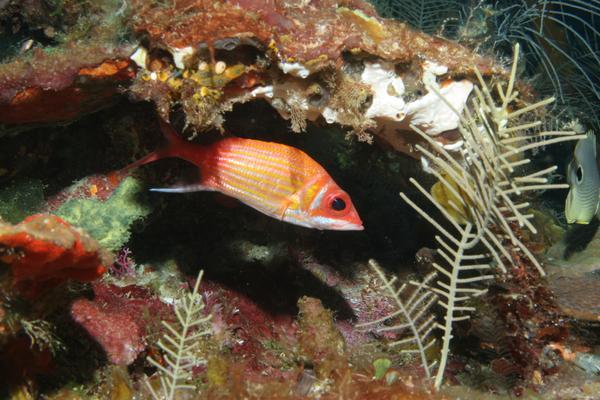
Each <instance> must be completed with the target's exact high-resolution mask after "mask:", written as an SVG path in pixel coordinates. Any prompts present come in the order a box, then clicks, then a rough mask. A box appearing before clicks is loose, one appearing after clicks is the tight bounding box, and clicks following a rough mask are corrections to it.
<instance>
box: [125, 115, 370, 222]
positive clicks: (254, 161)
mask: <svg viewBox="0 0 600 400" xmlns="http://www.w3.org/2000/svg"><path fill="white" fill-rule="evenodd" d="M161 128H162V130H163V133H164V134H165V136H166V138H167V140H168V145H167V146H166V147H165V148H162V149H159V150H157V151H155V152H153V153H150V154H148V155H147V156H145V157H143V158H142V159H140V160H138V161H136V162H134V163H132V164H130V165H128V166H127V167H125V169H130V168H135V167H138V166H140V165H143V164H147V163H150V162H152V161H156V160H159V159H162V158H167V157H175V158H181V159H183V160H186V161H188V162H191V163H192V164H194V165H196V166H197V167H198V168H199V169H200V176H201V178H200V180H199V182H196V183H193V184H190V185H185V186H179V187H172V188H164V189H151V190H152V191H156V192H171V193H184V192H195V191H202V190H205V191H217V192H221V193H223V194H225V195H228V196H231V197H233V198H236V199H238V200H240V201H241V202H243V203H245V204H247V205H249V206H250V207H253V208H255V209H256V210H258V211H260V212H262V213H263V214H266V215H268V216H270V217H273V218H277V219H280V220H283V221H286V222H289V223H292V224H296V225H301V226H305V227H309V228H316V229H333V230H362V229H363V225H362V221H361V219H360V217H359V216H358V212H357V211H356V209H355V208H354V205H353V204H352V200H351V199H350V196H349V195H348V194H347V193H346V192H344V191H343V190H342V189H341V188H340V187H339V186H338V185H337V184H336V183H335V182H334V181H333V179H332V178H331V176H330V175H329V174H328V173H327V171H325V169H324V168H323V167H321V165H319V164H318V163H317V162H316V161H315V160H313V159H312V158H310V157H309V156H308V155H307V154H306V153H304V152H303V151H301V150H299V149H296V148H294V147H290V146H286V145H283V144H279V143H273V142H264V141H260V140H253V139H243V138H238V137H230V138H225V139H222V140H220V141H217V142H215V143H213V144H212V145H209V146H204V145H199V144H195V143H191V142H189V141H187V140H185V139H183V138H181V137H179V136H178V135H177V133H176V132H175V131H174V130H173V128H172V127H171V126H170V125H168V124H166V123H164V122H162V121H161Z"/></svg>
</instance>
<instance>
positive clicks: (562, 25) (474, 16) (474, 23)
mask: <svg viewBox="0 0 600 400" xmlns="http://www.w3.org/2000/svg"><path fill="white" fill-rule="evenodd" d="M464 16H465V17H466V18H463V20H462V21H461V22H460V23H459V25H460V26H461V28H460V29H459V30H458V34H457V35H451V36H453V38H454V39H457V40H458V41H460V42H465V41H466V42H469V43H472V42H473V38H474V37H476V42H478V43H477V47H478V48H481V49H491V50H493V51H494V53H496V54H498V55H503V54H506V53H507V52H509V51H510V49H511V48H512V45H513V43H515V42H518V43H520V44H521V46H522V47H523V50H524V53H525V62H526V64H527V74H528V75H529V76H530V77H534V78H535V77H537V78H542V79H536V80H535V81H536V84H535V87H536V89H537V90H538V91H539V92H540V93H543V94H546V95H553V96H555V97H556V98H557V99H558V102H559V103H560V104H566V105H568V106H570V107H571V108H573V109H574V110H575V111H576V112H579V113H581V115H585V116H586V117H587V118H591V122H592V123H594V124H599V121H598V117H597V113H598V111H600V106H599V104H600V103H599V100H600V85H599V84H598V82H600V75H599V72H598V71H600V32H599V30H598V26H599V21H598V19H599V18H600V1H599V0H585V1H584V0H534V1H526V0H519V1H514V0H500V1H493V2H492V1H480V2H479V4H477V5H476V6H475V7H471V8H470V11H469V13H467V14H464ZM448 33H449V32H448Z"/></svg>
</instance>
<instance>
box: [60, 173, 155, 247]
mask: <svg viewBox="0 0 600 400" xmlns="http://www.w3.org/2000/svg"><path fill="white" fill-rule="evenodd" d="M142 192H143V185H142V184H141V182H140V181H138V180H137V179H135V178H133V177H127V178H125V179H124V180H123V182H122V183H121V185H120V186H119V187H118V188H117V190H116V191H115V192H114V193H113V195H112V196H111V197H110V198H109V199H108V200H105V201H100V200H98V199H73V200H69V201H68V202H66V203H65V204H63V205H62V206H61V207H59V208H58V209H57V210H56V212H55V214H56V215H58V216H59V217H61V218H63V219H64V220H66V221H68V222H70V223H71V224H73V225H75V226H78V227H80V228H82V229H84V230H85V231H86V232H88V233H89V234H90V235H91V236H92V237H94V238H95V239H96V240H97V241H98V242H99V243H100V245H101V246H102V247H103V248H105V249H108V250H111V251H116V250H118V249H120V248H121V247H122V246H123V245H124V244H125V243H126V242H127V241H128V240H129V237H130V235H131V232H130V228H131V225H132V224H133V223H134V222H135V221H136V220H138V219H140V218H143V217H145V216H147V215H148V214H149V213H150V211H151V209H150V206H149V205H147V204H145V203H143V202H140V201H139V197H140V195H141V194H142Z"/></svg>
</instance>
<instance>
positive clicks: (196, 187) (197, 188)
mask: <svg viewBox="0 0 600 400" xmlns="http://www.w3.org/2000/svg"><path fill="white" fill-rule="evenodd" d="M150 191H151V192H161V193H189V192H214V191H215V189H213V188H212V187H210V186H206V185H202V184H199V183H196V184H193V185H181V186H172V187H168V188H151V189H150Z"/></svg>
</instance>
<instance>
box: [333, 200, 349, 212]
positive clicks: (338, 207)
mask: <svg viewBox="0 0 600 400" xmlns="http://www.w3.org/2000/svg"><path fill="white" fill-rule="evenodd" d="M331 208H333V209H334V210H335V211H342V210H344V209H345V208H346V202H345V201H344V200H342V199H340V198H339V197H334V198H333V200H331Z"/></svg>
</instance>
